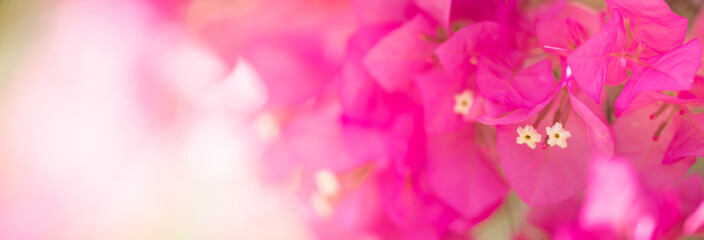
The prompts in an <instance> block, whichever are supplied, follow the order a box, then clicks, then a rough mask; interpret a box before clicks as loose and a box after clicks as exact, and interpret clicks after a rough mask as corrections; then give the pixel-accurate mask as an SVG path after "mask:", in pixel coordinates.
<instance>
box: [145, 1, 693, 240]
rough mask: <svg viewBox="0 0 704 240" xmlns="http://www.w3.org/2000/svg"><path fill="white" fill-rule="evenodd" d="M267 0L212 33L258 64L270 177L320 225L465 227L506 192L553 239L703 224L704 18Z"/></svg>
mask: <svg viewBox="0 0 704 240" xmlns="http://www.w3.org/2000/svg"><path fill="white" fill-rule="evenodd" d="M157 2H158V1H157ZM257 4H259V6H256V7H255V8H258V9H262V10H261V11H259V10H257V11H251V12H249V13H248V14H246V15H237V14H235V16H234V17H230V18H226V19H223V20H221V21H219V22H218V21H211V22H209V23H208V24H209V25H207V26H206V27H203V28H202V29H201V30H202V32H201V33H202V36H203V38H204V39H206V40H208V39H210V40H211V41H210V43H211V44H212V46H214V47H215V48H216V49H218V50H219V53H220V54H221V55H222V56H223V58H225V59H230V60H231V62H232V63H235V64H236V62H237V59H240V58H241V59H244V60H246V61H247V62H248V63H249V64H251V65H252V66H254V68H255V69H256V70H257V72H258V74H259V75H260V76H261V79H262V80H263V82H264V83H265V85H266V89H267V92H268V94H269V101H268V103H267V105H266V108H265V114H264V115H263V117H261V119H260V120H261V121H260V122H262V124H263V125H265V126H264V127H268V128H270V130H271V131H269V132H270V133H271V134H270V138H269V142H268V147H267V150H266V153H265V156H264V158H263V159H262V162H261V169H262V175H263V176H264V179H266V180H267V181H269V182H271V183H276V184H281V185H282V186H283V185H285V186H287V187H289V188H290V189H291V190H292V191H293V192H294V193H295V194H296V196H297V198H298V199H299V200H300V202H301V203H302V212H303V215H304V217H305V218H306V219H308V220H309V221H310V224H311V225H312V226H313V227H314V228H315V229H316V233H317V234H318V235H319V236H320V237H321V238H324V239H366V238H365V237H367V238H369V239H463V238H466V237H467V235H468V232H469V231H471V229H472V228H473V227H475V226H477V225H478V224H479V223H481V222H482V221H484V220H485V219H487V218H489V217H490V216H492V214H493V213H494V212H495V211H496V210H497V208H499V207H500V206H501V205H502V204H503V202H504V200H505V199H506V197H507V195H508V194H509V192H510V191H515V193H516V195H517V196H518V197H519V198H520V199H521V200H522V201H523V202H524V203H525V204H526V205H528V206H529V208H530V209H529V211H528V213H527V217H526V219H525V223H524V224H525V225H530V226H532V227H534V228H537V229H539V230H540V231H541V232H542V233H544V234H545V235H546V236H550V237H551V238H555V239H594V238H600V239H622V238H627V239H661V238H666V239H670V238H676V237H678V236H684V235H690V234H697V233H698V232H701V229H700V227H701V226H702V224H704V204H701V203H702V200H703V196H702V195H703V193H702V189H703V187H702V179H701V176H699V175H697V174H691V173H690V174H688V170H689V169H690V168H691V166H692V165H693V164H694V163H695V161H696V157H697V156H704V111H703V110H704V109H703V108H702V106H704V78H703V77H701V76H700V75H699V74H698V73H701V72H702V71H701V57H702V46H701V42H700V41H699V40H697V39H696V36H697V35H698V34H704V32H699V31H697V30H698V29H697V28H696V27H690V29H691V31H689V32H688V20H687V18H685V17H681V16H678V15H677V14H675V13H673V12H672V11H671V10H670V8H669V7H668V5H667V4H666V3H665V2H664V1H663V0H607V1H606V7H605V8H604V9H594V8H591V7H587V6H584V5H581V4H579V3H575V2H570V1H560V0H554V1H549V0H547V1H527V0H481V1H478V0H477V1H470V0H389V1H386V0H385V1H379V0H357V1H351V2H350V1H317V0H300V1H289V0H268V1H260V2H258V3H257ZM695 24H696V23H695ZM695 24H692V25H695ZM228 29H236V30H231V31H228ZM240 33H243V34H240ZM690 39H691V40H690ZM523 229H524V228H521V227H519V228H518V230H517V231H516V232H515V233H514V234H513V235H514V236H515V237H516V238H531V235H530V234H528V233H526V232H524V231H523Z"/></svg>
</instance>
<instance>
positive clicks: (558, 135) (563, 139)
mask: <svg viewBox="0 0 704 240" xmlns="http://www.w3.org/2000/svg"><path fill="white" fill-rule="evenodd" d="M545 131H546V132H547V133H548V145H550V146H551V147H552V146H555V145H557V146H559V147H560V148H563V149H564V148H566V147H567V139H568V138H570V137H571V136H572V134H570V131H567V130H565V129H564V128H562V123H559V122H556V123H555V125H553V126H552V127H546V128H545Z"/></svg>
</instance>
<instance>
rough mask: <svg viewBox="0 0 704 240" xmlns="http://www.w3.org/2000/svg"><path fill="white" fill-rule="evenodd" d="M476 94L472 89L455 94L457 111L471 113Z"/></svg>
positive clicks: (464, 114) (465, 114) (461, 113)
mask: <svg viewBox="0 0 704 240" xmlns="http://www.w3.org/2000/svg"><path fill="white" fill-rule="evenodd" d="M473 101H474V94H472V91H470V90H464V91H462V92H461V93H459V94H457V95H455V107H454V110H455V113H456V114H459V115H463V116H467V115H469V110H471V109H472V102H473Z"/></svg>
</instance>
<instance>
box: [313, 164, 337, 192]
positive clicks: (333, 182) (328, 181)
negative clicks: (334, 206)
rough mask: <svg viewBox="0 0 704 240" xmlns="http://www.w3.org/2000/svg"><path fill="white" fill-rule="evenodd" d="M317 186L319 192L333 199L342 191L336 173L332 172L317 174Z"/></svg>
mask: <svg viewBox="0 0 704 240" xmlns="http://www.w3.org/2000/svg"><path fill="white" fill-rule="evenodd" d="M315 185H316V186H317V187H318V191H319V192H320V193H321V194H322V195H323V196H326V197H333V196H335V195H337V193H338V192H339V191H340V182H339V181H338V180H337V176H335V173H333V172H331V171H330V170H320V171H318V172H317V173H315Z"/></svg>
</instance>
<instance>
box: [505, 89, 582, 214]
mask: <svg viewBox="0 0 704 240" xmlns="http://www.w3.org/2000/svg"><path fill="white" fill-rule="evenodd" d="M567 97H568V96H567V93H566V92H562V93H561V94H560V95H558V98H561V99H562V100H561V101H559V102H558V103H557V104H552V105H550V106H548V107H546V108H545V109H543V110H542V111H541V112H540V113H539V114H537V116H534V117H531V118H529V119H528V120H526V121H523V122H519V123H517V124H510V125H504V126H498V127H497V136H496V139H497V149H498V151H499V156H500V158H501V166H502V167H503V170H504V174H505V176H506V180H507V181H508V183H509V184H510V185H511V187H512V188H513V189H514V190H515V191H516V194H518V196H519V197H520V198H521V199H522V200H523V201H524V202H526V203H527V204H528V205H530V206H545V205H549V204H553V203H556V202H560V201H562V200H565V199H567V198H569V197H571V196H573V195H574V194H576V193H577V192H579V191H580V190H581V189H582V188H583V187H584V184H585V183H586V172H584V171H583V169H585V167H586V166H587V163H588V161H589V159H591V158H593V157H595V156H596V155H595V153H594V151H592V149H591V147H590V143H589V140H588V137H587V136H588V134H587V128H588V125H587V123H586V122H585V121H584V120H583V119H582V118H580V117H579V116H578V115H577V114H576V113H575V112H574V111H570V110H569V109H567V108H566V106H567V104H566V103H565V102H566V100H567ZM552 116H554V117H553V118H552V119H550V118H551V117H552ZM541 118H545V119H541ZM565 120H568V121H565ZM557 122H561V123H562V125H563V127H564V128H565V129H567V130H568V131H569V132H570V134H571V135H572V136H571V137H570V139H569V140H568V144H569V145H568V147H566V148H565V149H562V148H559V147H547V139H548V138H549V137H553V136H546V137H544V138H543V139H541V141H540V142H539V143H538V147H536V148H535V149H532V148H530V147H528V146H526V145H521V144H517V142H516V137H517V135H516V129H517V128H518V127H523V126H525V125H528V126H534V128H535V129H536V130H537V131H539V132H541V133H544V130H545V129H546V128H547V127H551V126H553V125H554V124H553V123H557ZM531 123H532V124H531ZM518 137H521V136H518Z"/></svg>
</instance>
